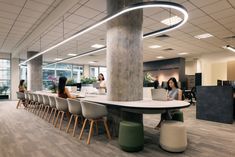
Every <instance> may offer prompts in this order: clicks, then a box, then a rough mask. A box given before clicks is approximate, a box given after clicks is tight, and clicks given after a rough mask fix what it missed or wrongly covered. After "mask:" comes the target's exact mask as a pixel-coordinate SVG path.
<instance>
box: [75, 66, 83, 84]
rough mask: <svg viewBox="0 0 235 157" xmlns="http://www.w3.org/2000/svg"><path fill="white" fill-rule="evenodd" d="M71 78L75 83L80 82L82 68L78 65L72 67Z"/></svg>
mask: <svg viewBox="0 0 235 157" xmlns="http://www.w3.org/2000/svg"><path fill="white" fill-rule="evenodd" d="M72 75H73V76H72V78H73V79H74V81H75V82H80V79H81V76H82V75H83V67H82V66H78V65H73V74H72Z"/></svg>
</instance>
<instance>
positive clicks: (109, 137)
mask: <svg viewBox="0 0 235 157" xmlns="http://www.w3.org/2000/svg"><path fill="white" fill-rule="evenodd" d="M104 127H105V130H106V133H107V136H108V139H109V140H111V136H110V132H109V128H108V124H107V120H104Z"/></svg>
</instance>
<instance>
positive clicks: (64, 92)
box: [58, 77, 76, 99]
mask: <svg viewBox="0 0 235 157" xmlns="http://www.w3.org/2000/svg"><path fill="white" fill-rule="evenodd" d="M66 82H67V78H66V77H60V78H59V84H58V97H61V98H65V99H66V98H76V97H74V96H72V95H71V94H70V92H69V90H68V89H67V88H66V87H65V85H66Z"/></svg>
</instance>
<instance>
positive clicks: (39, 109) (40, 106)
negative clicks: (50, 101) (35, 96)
mask: <svg viewBox="0 0 235 157" xmlns="http://www.w3.org/2000/svg"><path fill="white" fill-rule="evenodd" d="M41 108H42V105H41V104H40V105H39V108H38V113H37V115H38V116H39V114H40V111H41Z"/></svg>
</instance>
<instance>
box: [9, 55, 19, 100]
mask: <svg viewBox="0 0 235 157" xmlns="http://www.w3.org/2000/svg"><path fill="white" fill-rule="evenodd" d="M19 63H20V61H19V58H11V100H17V95H16V92H17V91H18V85H19V82H20V80H19V79H20V70H19Z"/></svg>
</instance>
